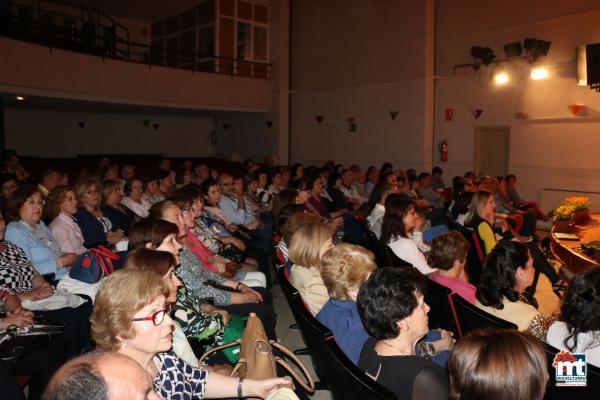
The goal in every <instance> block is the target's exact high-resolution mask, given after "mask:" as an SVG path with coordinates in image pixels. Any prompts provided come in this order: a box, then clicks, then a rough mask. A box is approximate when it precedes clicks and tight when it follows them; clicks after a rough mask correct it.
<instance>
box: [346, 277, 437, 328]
mask: <svg viewBox="0 0 600 400" xmlns="http://www.w3.org/2000/svg"><path fill="white" fill-rule="evenodd" d="M425 286H426V281H425V278H424V277H423V275H421V274H420V273H419V272H418V271H417V270H415V269H413V268H389V267H388V268H380V269H378V270H376V271H375V272H373V274H371V276H370V278H369V279H368V280H367V281H366V282H365V284H364V285H363V286H362V288H361V289H360V290H359V292H358V296H357V298H356V303H357V306H358V312H359V314H360V318H361V320H362V322H363V324H364V326H365V328H366V329H367V331H368V332H369V333H370V334H371V335H372V336H373V337H375V338H376V339H378V340H383V339H392V338H395V337H397V336H398V335H399V334H400V330H399V328H398V325H397V322H398V321H400V320H403V319H404V318H406V317H408V316H409V315H410V314H412V312H413V311H414V309H415V308H416V307H417V305H418V302H417V297H418V296H419V295H420V294H423V293H424V290H425Z"/></svg>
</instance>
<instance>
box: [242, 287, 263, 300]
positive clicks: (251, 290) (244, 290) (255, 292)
mask: <svg viewBox="0 0 600 400" xmlns="http://www.w3.org/2000/svg"><path fill="white" fill-rule="evenodd" d="M240 291H241V292H242V293H244V294H245V293H254V294H255V295H256V296H257V297H258V299H259V300H260V301H261V302H262V301H263V297H262V294H260V293H258V292H257V291H256V290H254V289H252V288H251V287H248V286H246V285H244V284H243V283H242V284H241V285H240Z"/></svg>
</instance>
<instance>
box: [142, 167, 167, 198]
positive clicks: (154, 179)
mask: <svg viewBox="0 0 600 400" xmlns="http://www.w3.org/2000/svg"><path fill="white" fill-rule="evenodd" d="M142 198H143V199H144V200H146V201H147V202H148V203H150V206H152V204H154V203H158V202H159V201H163V200H164V199H165V196H164V195H163V194H162V193H161V191H160V189H159V188H158V175H157V174H153V175H151V176H150V177H148V178H146V179H144V194H143V195H142Z"/></svg>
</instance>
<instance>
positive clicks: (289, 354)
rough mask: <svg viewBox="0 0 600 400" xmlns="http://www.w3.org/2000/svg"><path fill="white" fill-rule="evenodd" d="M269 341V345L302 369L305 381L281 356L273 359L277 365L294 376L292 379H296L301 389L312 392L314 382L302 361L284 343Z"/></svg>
mask: <svg viewBox="0 0 600 400" xmlns="http://www.w3.org/2000/svg"><path fill="white" fill-rule="evenodd" d="M269 342H270V343H271V346H273V347H275V348H276V349H278V350H279V351H281V352H282V353H283V354H284V355H285V356H286V357H288V358H289V359H290V360H292V361H293V362H294V364H296V366H297V367H298V368H299V369H300V370H301V371H302V374H303V375H304V376H305V377H306V382H304V380H303V379H302V378H301V377H300V376H299V375H298V373H297V372H296V371H295V370H294V369H293V368H292V367H291V366H290V365H289V364H288V363H287V362H286V361H285V360H284V359H282V358H281V357H275V361H277V363H278V364H279V365H281V366H282V367H283V368H285V369H286V370H287V371H288V372H289V373H290V374H291V375H292V376H293V377H294V379H296V381H297V382H298V383H299V384H300V386H302V389H304V390H305V391H306V392H308V393H310V394H312V393H314V391H315V382H314V380H313V378H312V376H311V375H310V373H309V372H308V370H307V369H306V366H304V363H302V361H300V359H299V358H298V357H296V355H295V354H294V353H292V352H291V351H290V350H288V348H287V347H285V346H284V345H282V344H280V343H278V342H276V341H274V340H270V341H269Z"/></svg>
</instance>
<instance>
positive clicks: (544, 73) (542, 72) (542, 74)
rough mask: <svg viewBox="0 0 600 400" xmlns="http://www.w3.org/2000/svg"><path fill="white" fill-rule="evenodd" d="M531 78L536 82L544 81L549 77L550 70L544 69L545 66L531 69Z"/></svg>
mask: <svg viewBox="0 0 600 400" xmlns="http://www.w3.org/2000/svg"><path fill="white" fill-rule="evenodd" d="M530 77H531V79H533V80H534V81H540V80H542V79H546V78H547V77H548V70H547V69H546V67H543V66H540V67H533V68H532V69H531V75H530Z"/></svg>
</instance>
